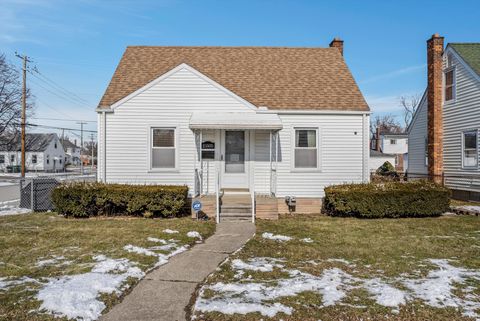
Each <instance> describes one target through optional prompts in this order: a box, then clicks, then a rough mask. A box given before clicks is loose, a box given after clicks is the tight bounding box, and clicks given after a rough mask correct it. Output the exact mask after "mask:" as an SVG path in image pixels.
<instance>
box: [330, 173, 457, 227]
mask: <svg viewBox="0 0 480 321" xmlns="http://www.w3.org/2000/svg"><path fill="white" fill-rule="evenodd" d="M449 202H450V190H448V189H447V188H445V187H442V186H439V185H436V184H433V183H430V182H426V181H415V182H408V183H405V182H387V183H382V184H374V183H368V184H345V185H336V186H330V187H327V188H325V200H324V210H325V211H326V212H327V213H328V214H329V215H332V216H355V217H361V218H383V217H427V216H438V215H440V214H442V213H444V212H446V211H448V210H449Z"/></svg>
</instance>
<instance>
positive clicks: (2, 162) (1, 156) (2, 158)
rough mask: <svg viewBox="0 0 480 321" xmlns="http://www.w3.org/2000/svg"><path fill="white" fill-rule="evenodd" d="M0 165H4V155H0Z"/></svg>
mask: <svg viewBox="0 0 480 321" xmlns="http://www.w3.org/2000/svg"><path fill="white" fill-rule="evenodd" d="M0 164H5V155H0Z"/></svg>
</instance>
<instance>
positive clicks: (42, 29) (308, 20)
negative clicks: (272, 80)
mask: <svg viewBox="0 0 480 321" xmlns="http://www.w3.org/2000/svg"><path fill="white" fill-rule="evenodd" d="M0 8H1V10H0V52H4V53H5V54H6V55H7V58H8V59H9V60H10V61H11V62H13V63H15V64H17V65H18V66H19V65H20V61H19V59H18V58H16V57H15V55H14V53H15V51H17V52H19V53H22V54H27V55H28V56H30V57H31V58H32V60H33V61H34V65H35V66H36V67H37V68H38V70H39V71H40V72H41V73H42V74H43V75H44V76H46V77H47V78H48V79H49V80H53V81H54V82H55V83H56V84H57V85H60V86H61V87H62V88H63V89H67V90H68V91H70V92H73V93H75V95H76V96H78V97H80V98H81V100H80V99H73V100H72V99H65V98H61V97H58V96H59V94H60V96H62V94H61V90H60V89H54V88H53V87H51V86H49V85H47V84H46V83H45V82H43V81H40V80H39V79H37V78H35V77H29V79H31V80H32V81H31V82H30V84H31V87H32V90H33V92H34V94H35V96H36V97H37V100H36V111H35V117H36V118H37V119H34V120H33V119H32V120H31V122H33V121H35V123H38V124H46V125H54V126H62V127H68V128H72V127H74V128H78V127H79V125H78V124H76V123H75V122H74V121H58V120H49V119H41V118H59V119H70V120H88V121H95V120H96V114H95V112H94V108H95V107H96V105H97V104H98V101H99V100H100V97H101V95H102V94H103V92H104V90H105V88H106V86H107V84H108V82H109V80H110V78H111V76H112V74H113V71H114V70H115V67H116V65H117V63H118V61H119V59H120V57H121V55H122V53H123V51H124V49H125V47H126V46H127V45H185V46H189V45H192V46H194V45H212V46H308V47H312V46H320V47H326V46H328V44H329V42H330V41H331V40H332V38H333V37H336V36H338V37H340V38H342V39H343V40H344V41H345V59H346V61H347V64H348V65H349V67H350V69H351V71H352V73H353V75H354V77H355V79H356V80H357V82H358V84H359V86H360V89H361V90H362V92H363V94H364V95H365V97H366V99H367V101H368V103H369V105H370V107H371V108H372V110H373V111H374V113H376V114H382V113H394V114H399V113H400V112H401V108H400V107H399V103H398V100H399V97H400V96H402V95H413V94H420V93H422V92H423V90H424V88H425V83H426V66H425V62H426V51H425V48H426V43H425V41H426V40H427V39H428V38H429V37H430V36H431V35H432V34H433V33H435V32H438V33H440V34H441V35H443V36H445V40H446V42H480V22H479V21H478V12H480V1H441V0H437V1H388V0H383V1H260V0H259V1H247V0H244V1H227V0H223V1H187V0H157V1H142V0H139V1H128V0H124V1H93V0H79V1H73V0H72V1H67V0H0ZM45 88H47V89H50V91H47V90H46V89H45ZM56 88H58V87H56ZM52 92H53V93H52ZM85 128H87V129H96V124H95V123H94V122H90V123H88V124H87V125H86V127H85ZM69 135H70V136H71V137H74V134H73V133H71V134H69Z"/></svg>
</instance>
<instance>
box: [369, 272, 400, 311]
mask: <svg viewBox="0 0 480 321" xmlns="http://www.w3.org/2000/svg"><path fill="white" fill-rule="evenodd" d="M365 287H366V288H367V290H368V292H370V293H371V294H372V295H373V296H374V297H375V301H376V303H377V304H379V305H383V306H386V307H398V306H399V305H401V304H405V303H406V299H407V294H406V293H405V292H404V291H402V290H399V289H396V288H394V287H393V286H390V285H388V284H386V283H385V282H383V281H382V280H380V279H371V280H367V281H366V282H365Z"/></svg>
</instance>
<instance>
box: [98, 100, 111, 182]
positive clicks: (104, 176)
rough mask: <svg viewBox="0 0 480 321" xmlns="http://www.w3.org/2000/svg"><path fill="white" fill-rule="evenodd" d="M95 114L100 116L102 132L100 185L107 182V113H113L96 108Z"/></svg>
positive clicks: (109, 110)
mask: <svg viewBox="0 0 480 321" xmlns="http://www.w3.org/2000/svg"><path fill="white" fill-rule="evenodd" d="M96 112H97V113H101V114H102V122H103V131H102V134H103V135H102V137H101V139H102V146H103V148H102V169H103V170H102V178H101V181H102V183H106V182H107V113H113V110H112V109H110V108H97V109H96Z"/></svg>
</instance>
